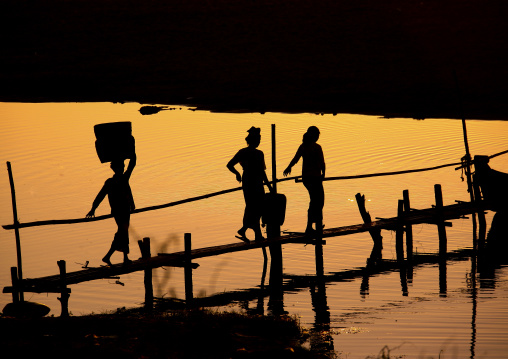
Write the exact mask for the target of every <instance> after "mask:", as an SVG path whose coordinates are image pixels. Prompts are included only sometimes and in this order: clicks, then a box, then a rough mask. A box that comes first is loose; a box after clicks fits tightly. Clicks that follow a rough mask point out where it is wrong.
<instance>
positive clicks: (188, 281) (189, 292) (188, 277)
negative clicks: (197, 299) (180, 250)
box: [184, 233, 194, 307]
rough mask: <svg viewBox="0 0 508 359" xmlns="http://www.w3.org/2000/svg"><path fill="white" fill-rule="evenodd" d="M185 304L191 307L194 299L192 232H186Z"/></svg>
mask: <svg viewBox="0 0 508 359" xmlns="http://www.w3.org/2000/svg"><path fill="white" fill-rule="evenodd" d="M184 240H185V267H184V277H185V304H186V305H187V306H188V307H190V306H191V305H192V301H193V296H194V295H193V288H192V256H191V250H192V239H191V234H190V233H185V236H184Z"/></svg>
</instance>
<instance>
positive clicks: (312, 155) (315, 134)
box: [284, 126, 326, 234]
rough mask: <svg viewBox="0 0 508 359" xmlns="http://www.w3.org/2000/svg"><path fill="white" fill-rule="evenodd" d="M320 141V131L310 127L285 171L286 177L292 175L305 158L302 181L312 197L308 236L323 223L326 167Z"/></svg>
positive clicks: (308, 215) (307, 229) (306, 230)
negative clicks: (294, 168)
mask: <svg viewBox="0 0 508 359" xmlns="http://www.w3.org/2000/svg"><path fill="white" fill-rule="evenodd" d="M318 139H319V129H318V128H317V127H316V126H310V127H309V128H308V129H307V132H306V133H305V134H304V135H303V140H302V144H301V145H300V147H298V150H297V151H296V154H295V156H294V157H293V159H292V160H291V162H290V163H289V166H288V167H287V168H286V169H285V170H284V176H288V175H289V174H291V168H292V167H293V166H294V165H296V164H297V163H298V161H299V160H300V158H303V164H302V180H303V185H304V186H305V188H307V191H308V192H309V197H310V203H309V210H308V214H307V228H306V229H305V233H306V234H312V231H313V228H312V224H313V223H316V225H318V224H319V225H322V222H323V206H324V204H325V192H324V189H323V179H324V178H325V171H326V165H325V159H324V156H323V149H322V148H321V146H320V145H318V144H317V143H316V142H317V140H318ZM316 229H317V228H316Z"/></svg>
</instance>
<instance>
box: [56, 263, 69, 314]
mask: <svg viewBox="0 0 508 359" xmlns="http://www.w3.org/2000/svg"><path fill="white" fill-rule="evenodd" d="M57 264H58V268H59V269H60V298H58V300H59V301H60V304H61V307H62V312H61V314H60V317H62V318H68V317H69V296H70V295H69V292H68V290H67V285H66V284H65V281H66V278H67V269H66V263H65V261H64V260H60V261H58V262H57Z"/></svg>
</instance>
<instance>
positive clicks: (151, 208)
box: [2, 150, 508, 230]
mask: <svg viewBox="0 0 508 359" xmlns="http://www.w3.org/2000/svg"><path fill="white" fill-rule="evenodd" d="M506 153H508V150H506V151H502V152H498V153H496V154H494V155H492V156H488V157H489V158H494V157H497V156H501V155H504V154H506ZM461 164H462V163H461V162H454V163H448V164H444V165H439V166H433V167H426V168H418V169H413V170H404V171H394V172H380V173H369V174H363V175H353V176H338V177H326V178H325V179H324V181H336V180H348V179H358V178H368V177H380V176H393V175H399V174H406V173H415V172H424V171H433V170H437V169H441V168H445V167H451V166H457V165H461ZM459 168H461V167H459ZM301 178H302V176H294V177H286V178H282V179H277V182H285V181H290V180H294V181H295V182H300V181H301ZM270 183H271V182H270ZM241 189H242V187H235V188H230V189H226V190H223V191H218V192H213V193H208V194H205V195H201V196H196V197H191V198H187V199H182V200H179V201H174V202H169V203H165V204H160V205H155V206H149V207H143V208H138V209H135V210H134V211H133V212H132V213H142V212H148V211H154V210H157V209H163V208H168V207H173V206H177V205H180V204H184V203H189V202H195V201H199V200H202V199H206V198H210V197H215V196H219V195H223V194H227V193H231V192H235V191H239V190H241ZM108 218H113V216H112V215H111V214H106V215H102V216H97V217H92V218H75V219H54V220H44V221H34V222H27V223H19V222H18V223H15V224H7V225H3V226H2V228H4V229H6V230H11V229H15V228H28V227H37V226H47V225H56V224H75V223H84V222H95V221H101V220H104V219H108Z"/></svg>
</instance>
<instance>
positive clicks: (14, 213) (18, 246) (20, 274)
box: [7, 162, 25, 302]
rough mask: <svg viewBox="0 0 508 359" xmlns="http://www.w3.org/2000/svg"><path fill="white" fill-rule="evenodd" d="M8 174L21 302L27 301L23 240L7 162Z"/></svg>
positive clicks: (12, 180)
mask: <svg viewBox="0 0 508 359" xmlns="http://www.w3.org/2000/svg"><path fill="white" fill-rule="evenodd" d="M7 172H9V183H10V185H11V201H12V216H13V217H14V234H15V236H16V256H17V263H18V283H19V288H18V290H19V300H20V301H21V302H23V301H24V300H25V298H24V294H23V268H22V260H21V240H20V236H19V221H18V207H17V205H16V190H15V188H14V178H13V175H12V168H11V163H10V162H7Z"/></svg>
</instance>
